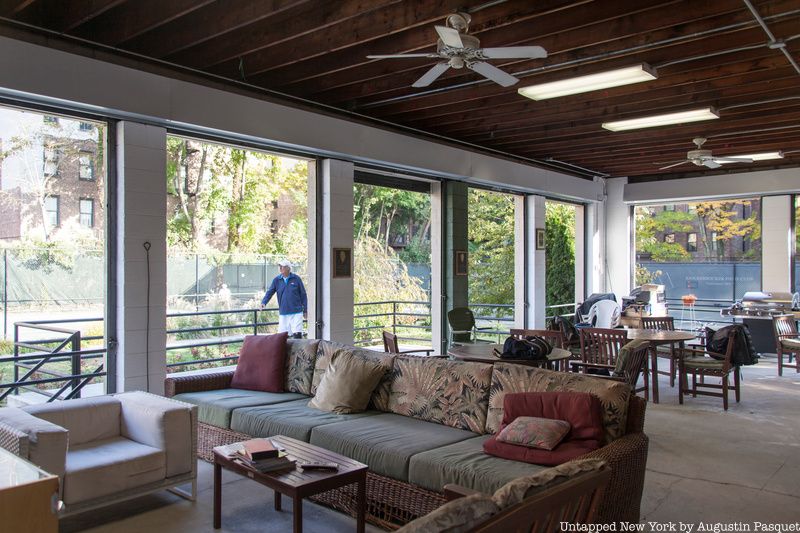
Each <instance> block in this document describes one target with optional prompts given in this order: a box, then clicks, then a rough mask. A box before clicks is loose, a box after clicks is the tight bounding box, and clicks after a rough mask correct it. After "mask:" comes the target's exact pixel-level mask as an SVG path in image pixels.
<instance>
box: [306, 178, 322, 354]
mask: <svg viewBox="0 0 800 533" xmlns="http://www.w3.org/2000/svg"><path fill="white" fill-rule="evenodd" d="M307 185H308V198H307V200H308V205H307V208H306V216H307V217H308V218H307V220H308V255H307V256H306V257H307V258H308V259H307V260H306V295H307V297H308V307H307V308H306V311H307V313H306V314H307V316H308V326H307V327H306V332H307V334H308V338H309V339H316V338H317V337H318V333H317V305H319V303H320V299H319V294H317V280H318V279H319V276H320V275H321V273H320V271H319V269H318V267H317V256H318V255H319V254H318V252H317V244H318V243H319V242H320V239H321V238H322V228H321V227H320V224H319V223H318V222H317V205H318V199H319V195H320V194H322V191H319V190H317V165H316V162H311V163H309V164H308V178H307Z"/></svg>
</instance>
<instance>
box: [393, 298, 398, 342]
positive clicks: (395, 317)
mask: <svg viewBox="0 0 800 533" xmlns="http://www.w3.org/2000/svg"><path fill="white" fill-rule="evenodd" d="M392 334H394V335H397V300H392Z"/></svg>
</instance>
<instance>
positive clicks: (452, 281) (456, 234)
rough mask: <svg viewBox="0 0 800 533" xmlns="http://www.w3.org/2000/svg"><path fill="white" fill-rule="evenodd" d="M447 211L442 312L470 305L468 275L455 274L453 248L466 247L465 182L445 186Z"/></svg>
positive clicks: (467, 202) (466, 205) (465, 248)
mask: <svg viewBox="0 0 800 533" xmlns="http://www.w3.org/2000/svg"><path fill="white" fill-rule="evenodd" d="M445 191H446V192H445V213H446V215H447V221H446V231H445V235H446V236H445V241H446V243H447V245H446V253H445V264H446V267H445V271H444V279H445V295H446V298H447V300H446V305H445V312H447V311H449V310H450V309H453V308H455V307H467V306H468V305H469V276H457V275H456V265H455V261H456V252H463V251H467V250H468V249H469V239H468V236H469V232H468V231H469V223H468V218H467V217H468V213H469V187H468V186H467V184H466V183H461V182H449V183H447V186H446V189H445Z"/></svg>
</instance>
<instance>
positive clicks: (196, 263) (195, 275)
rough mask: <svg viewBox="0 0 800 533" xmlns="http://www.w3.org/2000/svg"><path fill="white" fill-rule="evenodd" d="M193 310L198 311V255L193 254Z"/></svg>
mask: <svg viewBox="0 0 800 533" xmlns="http://www.w3.org/2000/svg"><path fill="white" fill-rule="evenodd" d="M194 310H195V311H199V310H200V254H194Z"/></svg>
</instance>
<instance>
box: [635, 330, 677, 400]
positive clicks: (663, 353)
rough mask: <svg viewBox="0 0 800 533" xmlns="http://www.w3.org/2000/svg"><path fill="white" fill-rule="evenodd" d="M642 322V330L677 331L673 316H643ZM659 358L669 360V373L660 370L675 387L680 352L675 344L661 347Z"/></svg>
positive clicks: (671, 385) (657, 350) (659, 348)
mask: <svg viewBox="0 0 800 533" xmlns="http://www.w3.org/2000/svg"><path fill="white" fill-rule="evenodd" d="M639 320H640V325H641V327H642V329H655V330H658V331H675V319H674V318H673V317H671V316H643V317H642V318H640V319H639ZM656 355H657V356H658V357H661V358H664V359H669V372H667V371H664V370H659V371H658V373H659V374H661V375H663V376H669V386H670V387H674V386H675V376H676V375H677V373H678V364H677V359H678V352H677V351H676V350H675V343H672V344H670V345H669V346H659V347H658V348H656Z"/></svg>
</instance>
